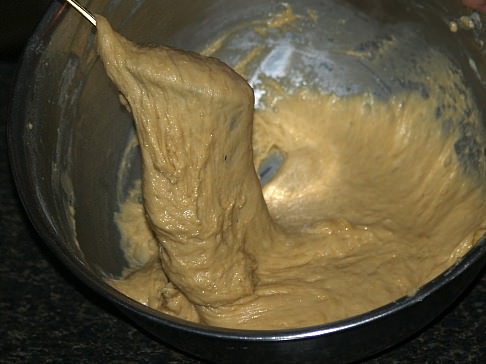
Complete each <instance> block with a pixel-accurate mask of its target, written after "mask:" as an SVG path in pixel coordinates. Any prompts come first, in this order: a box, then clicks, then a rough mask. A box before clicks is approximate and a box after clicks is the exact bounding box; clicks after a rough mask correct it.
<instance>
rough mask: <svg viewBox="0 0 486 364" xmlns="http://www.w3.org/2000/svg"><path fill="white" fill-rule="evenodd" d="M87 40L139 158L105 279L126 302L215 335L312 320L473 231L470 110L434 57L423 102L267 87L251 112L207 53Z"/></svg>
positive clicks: (330, 316) (463, 248)
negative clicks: (119, 265) (114, 270)
mask: <svg viewBox="0 0 486 364" xmlns="http://www.w3.org/2000/svg"><path fill="white" fill-rule="evenodd" d="M97 41H98V51H99V54H100V56H101V59H102V61H103V63H104V66H105V69H106V72H107V74H108V76H109V77H110V79H111V80H112V81H113V82H114V84H115V85H116V86H117V88H118V90H119V91H120V93H121V95H122V99H123V100H124V101H123V103H124V104H125V105H126V107H127V108H128V109H129V110H130V112H131V113H132V115H133V119H134V122H135V127H136V134H137V138H138V143H139V145H140V149H141V155H142V161H143V176H142V180H141V186H138V187H137V186H135V188H134V189H133V190H132V191H131V193H130V194H129V196H128V198H127V200H126V202H125V203H124V204H123V206H121V209H120V212H118V213H117V214H116V220H117V223H118V225H119V226H120V230H121V232H122V235H123V242H122V244H123V248H124V250H125V253H126V256H127V258H128V259H129V261H130V262H131V267H130V268H129V269H127V272H126V274H125V275H124V276H123V277H122V278H120V279H110V284H112V285H113V286H114V287H116V288H117V289H119V290H120V291H121V292H123V293H125V294H126V295H128V296H130V297H132V298H133V299H135V300H137V301H139V302H142V303H144V304H146V305H148V306H150V307H152V308H155V309H157V310H160V311H162V312H165V313H168V314H170V315H175V316H178V317H180V318H183V319H186V320H190V321H194V322H199V323H202V324H206V325H212V326H219V327H230V328H243V329H280V328H292V327H304V326H311V325H317V324H321V323H325V322H331V321H335V320H339V319H343V318H346V317H349V316H352V315H356V314H360V313H364V312H367V311H369V310H372V309H374V308H377V307H379V306H382V305H384V304H386V303H389V302H391V301H393V300H396V299H398V298H400V297H403V296H405V295H410V294H413V293H414V292H415V291H416V290H417V289H418V288H419V287H421V286H422V285H423V284H425V283H426V282H428V281H430V280H431V279H433V278H434V277H436V276H437V275H438V274H440V273H441V272H443V271H444V270H445V269H447V268H448V267H450V266H451V265H452V264H454V263H455V262H456V261H457V259H459V258H460V257H461V256H462V255H463V254H464V253H465V252H467V251H468V250H469V249H470V247H471V246H472V245H473V244H474V243H475V241H476V240H477V239H478V237H479V236H480V234H481V233H482V231H483V228H484V222H485V216H484V215H485V213H484V211H485V207H486V206H485V204H486V198H485V187H484V186H483V183H482V181H483V180H484V175H485V162H484V153H482V152H481V153H474V148H472V146H474V145H476V144H474V143H475V142H477V145H484V142H483V141H482V140H476V141H475V140H474V138H481V137H480V136H479V135H481V134H480V133H479V132H478V133H477V135H478V136H476V133H475V131H477V130H479V129H480V128H481V127H482V126H481V125H480V115H479V112H478V110H477V108H476V106H475V104H474V103H473V102H472V101H471V99H472V96H471V95H470V92H469V91H468V89H467V87H465V86H464V84H463V82H462V77H461V74H460V72H458V71H457V70H456V69H455V68H454V67H453V66H452V65H451V64H450V63H449V62H448V61H447V60H446V59H445V58H440V57H438V58H437V60H435V61H434V63H433V64H432V63H431V64H430V65H429V66H430V67H429V68H430V77H429V78H428V79H427V80H424V82H425V83H426V84H427V92H417V91H410V92H408V93H405V92H404V93H403V94H397V95H395V96H393V97H391V98H390V99H388V100H383V99H378V98H376V97H374V96H373V95H371V94H366V93H364V94H359V95H354V96H346V97H337V96H335V95H333V94H327V93H323V92H320V91H318V90H313V89H303V88H302V89H297V90H295V91H294V92H285V91H283V90H282V89H281V88H280V87H279V85H278V84H276V83H275V82H273V81H272V80H268V82H267V83H266V86H265V87H266V88H267V94H266V96H265V99H264V104H265V107H262V108H260V109H258V110H257V111H255V110H254V96H253V91H252V89H251V87H250V86H249V85H248V84H247V82H246V81H245V80H244V79H243V78H242V77H241V76H239V75H238V74H237V73H236V72H234V71H233V70H232V69H230V68H229V67H228V66H226V65H225V64H223V63H222V62H220V61H218V60H216V59H214V58H210V57H204V56H200V55H198V54H194V53H189V52H183V51H179V50H175V49H171V48H166V47H158V48H144V47H139V46H137V45H135V44H134V43H132V42H130V41H128V40H127V39H125V38H123V37H122V36H121V35H119V34H117V33H116V32H114V31H113V30H112V29H111V27H110V25H109V24H108V22H107V21H106V20H105V19H104V18H103V17H101V16H98V17H97ZM426 66H427V65H425V66H424V67H426ZM450 84H454V85H455V88H453V89H451V88H450V89H449V91H450V92H444V88H446V89H447V87H448V85H450ZM466 137H469V138H470V139H467V140H465V139H464V138H466ZM271 160H277V161H278V163H277V164H275V163H273V164H272V163H269V161H271ZM267 165H268V168H266V166H267ZM255 166H256V167H257V170H258V171H259V174H260V177H261V179H262V181H263V179H267V180H268V181H267V182H265V184H264V186H263V188H262V185H261V181H260V179H259V175H258V174H257V173H256V171H255ZM142 199H143V205H142V204H141V203H140V202H139V201H141V200H142Z"/></svg>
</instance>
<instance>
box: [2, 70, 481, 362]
mask: <svg viewBox="0 0 486 364" xmlns="http://www.w3.org/2000/svg"><path fill="white" fill-rule="evenodd" d="M15 68H16V65H15V63H5V62H3V63H2V62H0V156H1V157H0V259H1V263H0V363H174V364H176V363H199V361H197V360H196V359H193V358H190V357H188V356H186V355H184V354H182V353H179V352H177V351H174V350H172V349H170V348H168V347H167V346H166V345H164V344H163V343H161V342H159V341H157V340H155V339H154V338H153V337H151V336H150V335H148V334H146V333H144V332H141V331H139V330H138V329H136V328H135V327H134V326H132V325H131V324H130V323H129V322H128V321H127V320H125V319H124V318H123V316H121V315H120V314H119V313H118V312H117V310H116V309H115V308H114V307H112V306H111V305H110V304H109V303H107V302H105V301H104V300H103V299H101V298H100V297H98V296H97V295H95V294H94V292H92V291H90V290H89V289H88V288H87V287H85V286H84V285H83V284H82V283H81V282H79V281H78V280H77V279H76V278H75V277H74V276H73V275H72V274H70V272H68V271H67V270H66V269H65V268H64V267H63V266H62V265H61V264H60V263H59V261H58V260H57V259H56V258H55V257H54V256H53V255H52V254H51V253H50V252H49V251H48V250H47V248H46V247H45V245H44V244H43V243H42V241H41V239H40V238H39V236H38V235H37V234H36V232H35V231H34V230H33V228H32V227H31V225H30V223H29V221H28V219H27V218H26V215H25V213H24V211H23V208H22V206H21V204H20V202H19V200H18V197H17V194H16V191H15V187H14V184H13V181H12V177H11V174H10V170H9V164H8V159H7V145H6V138H5V131H6V120H7V105H8V100H9V95H10V90H11V86H12V84H13V80H14V73H15ZM485 304H486V274H485V271H484V270H483V273H482V274H481V276H480V277H479V278H478V279H477V281H476V282H475V283H474V284H473V286H472V287H471V288H469V289H468V290H467V292H466V294H464V295H463V296H462V297H461V299H460V300H459V301H458V302H457V303H456V304H455V305H453V307H451V308H450V310H448V312H446V313H445V314H444V315H442V316H441V317H440V318H439V319H438V320H436V321H435V322H434V323H433V324H432V325H430V326H429V327H428V328H426V329H425V330H424V331H423V332H421V333H420V334H418V335H416V336H415V337H413V338H411V339H410V340H408V341H407V342H405V343H402V344H400V345H398V346H397V347H395V348H392V349H391V350H389V351H387V352H385V353H382V354H381V355H379V356H377V357H375V358H373V359H370V360H368V361H367V363H485V362H486V308H485Z"/></svg>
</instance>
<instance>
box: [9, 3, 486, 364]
mask: <svg viewBox="0 0 486 364" xmlns="http://www.w3.org/2000/svg"><path fill="white" fill-rule="evenodd" d="M286 2H287V3H289V4H291V5H292V7H293V8H294V11H295V12H296V13H301V14H303V13H307V14H309V13H308V10H309V9H313V11H315V14H318V17H317V21H316V22H315V23H312V22H309V23H304V24H302V28H301V29H300V30H299V32H296V33H295V34H293V35H292V34H290V33H286V34H285V35H283V36H282V35H275V34H270V35H269V37H267V38H266V39H267V40H266V41H267V42H268V43H267V46H268V47H267V54H266V57H265V58H264V60H263V61H261V62H260V63H258V64H255V65H253V66H250V67H249V74H250V75H249V78H250V79H251V81H252V83H253V86H254V87H255V90H256V93H257V96H258V95H259V92H260V91H261V90H260V89H259V84H258V80H259V76H261V75H262V74H264V75H267V76H270V77H274V78H279V77H280V78H282V80H283V81H285V82H284V84H286V86H287V87H288V88H289V89H291V88H293V87H295V86H299V85H302V84H305V85H311V86H316V87H320V88H323V89H325V90H329V91H332V92H335V93H337V94H340V95H346V94H352V93H357V92H361V91H365V90H368V91H370V92H372V93H374V94H375V95H376V96H377V97H381V98H387V97H389V96H390V95H392V94H393V93H394V92H397V91H400V90H404V89H407V88H411V89H416V90H419V91H420V89H421V87H422V86H423V85H421V84H420V82H417V81H416V79H417V78H419V77H420V76H421V74H420V72H423V70H422V71H419V69H420V67H418V66H419V64H418V61H419V60H420V59H421V57H424V56H425V57H426V56H427V55H428V54H429V52H431V51H440V52H442V53H444V54H446V55H447V56H448V57H449V58H450V59H451V62H453V63H454V64H455V65H456V67H457V69H459V70H460V71H461V72H462V73H463V77H464V79H465V80H467V84H468V86H469V87H470V88H471V90H472V93H473V95H474V97H475V99H476V101H477V102H478V105H480V107H481V106H482V105H483V104H481V103H479V100H485V99H486V89H485V87H484V86H485V81H484V77H486V62H485V57H484V54H483V44H482V40H483V39H484V37H483V31H482V28H480V24H481V23H480V21H479V18H474V17H473V18H472V20H473V21H477V22H476V23H475V25H476V27H475V28H474V29H460V30H459V31H458V32H457V33H452V32H451V31H450V30H449V22H450V21H451V20H455V19H458V17H459V16H460V15H463V14H466V13H467V11H466V10H465V9H464V8H462V7H461V5H460V2H459V1H456V0H450V1H439V0H437V1H408V0H407V1H405V0H395V1H389V0H382V1H381V0H362V1H357V0H355V1H351V0H349V1H344V0H343V1H335V0H321V1H318V0H287V1H286ZM84 3H85V4H86V5H87V7H88V8H89V9H91V10H92V11H93V12H95V13H101V14H103V15H105V16H106V17H107V18H108V19H109V20H110V21H111V22H112V23H113V25H114V27H115V29H117V30H119V31H120V32H121V33H122V34H124V35H125V36H127V37H128V38H130V39H133V40H135V41H137V42H141V43H149V44H160V43H164V44H169V45H172V46H175V47H179V48H184V49H192V50H196V51H197V50H201V49H203V48H204V47H205V46H207V45H208V44H209V42H210V41H211V40H214V39H215V38H216V37H217V36H218V35H220V34H221V33H222V32H224V31H226V30H228V29H231V28H232V27H234V26H236V25H238V24H240V23H241V22H247V23H248V22H250V21H251V20H253V19H264V18H265V17H266V16H267V14H269V13H275V12H278V11H280V10H281V9H282V4H281V3H278V2H276V1H259V0H245V1H223V0H200V1H192V0H178V1H171V0H165V1H164V0H121V1H120V0H117V1H115V0H92V1H85V2H84ZM343 25H345V26H343ZM257 36H258V35H257V34H255V33H254V32H253V33H252V32H251V31H249V30H248V29H245V28H244V27H243V28H240V31H238V32H235V33H234V34H232V35H231V37H229V38H228V39H227V42H226V43H225V46H224V47H223V48H221V49H220V50H219V51H218V52H217V53H216V55H217V56H218V57H220V58H222V59H223V60H225V61H226V62H228V63H229V64H235V63H237V62H238V61H239V60H240V59H241V57H242V55H243V54H244V53H245V52H246V51H247V50H248V49H249V48H251V47H252V46H254V45H255V42H257V41H261V39H260V40H259V39H257ZM390 36H394V37H397V38H398V39H399V40H400V44H401V47H400V48H399V49H397V50H396V51H394V52H391V53H390V54H388V55H387V56H386V57H385V58H382V57H374V54H375V53H374V52H375V51H376V50H377V49H379V47H380V42H383V41H386V40H387V39H389V37H390ZM94 39H95V38H94V31H93V29H92V27H91V26H90V24H89V23H88V22H86V21H85V20H84V19H82V18H81V16H80V15H79V14H77V13H75V12H74V11H73V10H72V9H70V8H69V7H66V6H64V5H63V4H62V3H61V2H54V3H53V4H52V6H51V7H50V9H49V11H48V13H47V14H46V16H45V17H44V19H43V21H42V23H41V24H40V25H39V27H38V29H37V31H36V33H35V34H34V36H33V37H32V39H31V40H30V42H29V44H28V46H27V48H26V51H25V54H24V57H23V60H22V65H21V68H20V70H19V74H18V80H17V85H16V89H15V95H14V99H13V103H12V108H11V110H12V118H11V122H10V124H9V130H8V138H9V147H10V156H11V161H12V165H13V172H14V175H15V180H16V183H17V187H18V190H19V193H20V196H21V199H22V201H23V203H24V205H25V208H26V210H27V213H28V215H29V216H30V218H31V220H32V222H33V224H34V226H35V227H36V228H37V230H38V231H39V233H40V235H41V236H42V237H43V238H44V240H45V241H46V243H47V244H48V245H49V247H50V248H51V249H52V250H53V251H54V252H55V253H56V254H57V255H58V257H59V258H60V260H62V261H63V263H64V264H66V265H67V266H68V267H69V268H70V269H71V270H72V271H73V272H74V273H75V274H76V275H77V276H78V277H79V278H80V279H81V280H82V281H83V282H85V283H86V285H88V286H89V287H91V288H92V289H93V290H95V291H96V292H98V293H99V294H100V295H101V296H103V297H106V299H108V300H110V301H111V302H113V303H115V305H116V306H118V307H119V309H120V310H121V311H123V312H124V313H125V314H126V315H127V316H128V317H129V318H131V319H132V320H133V322H134V323H135V324H136V325H139V326H141V327H142V328H144V329H145V330H148V331H150V332H151V333H153V334H154V335H156V336H157V337H159V338H160V339H161V340H163V341H164V342H166V343H168V344H171V345H173V346H174V347H177V348H179V349H181V350H183V351H186V352H188V353H191V354H194V355H196V356H198V357H200V358H204V359H208V360H211V361H215V362H256V361H263V362H275V363H281V362H285V363H290V362H298V363H303V362H313V361H315V362H321V361H323V360H324V361H326V362H328V363H329V362H345V361H351V360H355V359H359V358H363V357H366V356H368V355H371V354H374V353H376V352H379V351H380V350H383V349H385V348H387V347H389V346H391V345H393V344H396V343H397V342H400V341H401V340H404V339H405V338H407V337H408V336H410V335H412V334H413V333H415V332H416V331H418V330H420V329H421V328H423V327H424V326H425V325H427V324H428V323H429V322H431V321H432V320H433V319H434V318H435V317H437V316H438V315H439V314H440V313H441V312H442V311H443V310H444V309H445V308H446V307H448V306H449V305H450V304H451V303H452V302H453V301H454V300H455V299H456V298H457V297H458V296H459V295H460V293H461V292H462V291H463V290H464V289H465V288H466V287H467V285H468V283H469V282H470V281H471V280H472V279H473V278H474V277H475V276H476V275H477V274H478V272H479V271H480V270H481V268H482V267H483V266H484V264H485V262H486V242H485V241H484V240H481V241H480V242H479V243H478V244H477V245H476V246H475V247H474V248H473V249H472V250H471V251H470V252H469V253H468V254H467V255H466V256H465V257H464V259H462V260H461V261H460V262H459V263H458V264H457V265H455V266H454V267H452V268H450V269H449V270H448V271H447V272H445V273H444V274H442V275H441V276H439V277H437V278H436V279H435V280H433V281H432V282H430V283H429V284H427V285H426V286H424V287H422V288H421V289H420V290H419V291H418V292H417V294H416V295H414V296H412V297H405V298H403V299H400V300H398V301H396V302H393V303H391V304H389V305H386V306H384V307H382V308H379V309H377V310H374V311H372V312H369V313H366V314H363V315H360V316H357V317H352V318H350V319H347V320H343V321H340V322H334V323H330V324H327V325H320V326H316V327H310V328H304V329H295V330H286V331H239V330H223V329H217V328H210V327H204V326H200V325H196V324H192V323H188V322H185V321H182V320H179V319H176V318H173V317H168V316H166V315H163V314H161V313H159V312H155V311H153V310H151V309H149V308H147V307H145V306H142V305H140V304H138V303H136V302H134V301H132V300H131V299H129V298H127V297H125V296H124V295H122V294H120V293H119V292H117V291H116V290H114V289H112V288H111V287H110V286H109V285H107V284H106V283H105V282H104V281H103V277H104V276H106V275H118V274H120V272H121V270H122V269H123V267H124V266H125V265H126V262H125V259H124V257H123V254H122V252H121V250H120V246H119V238H120V237H119V232H118V231H117V229H116V227H115V225H114V222H113V213H114V211H116V210H117V208H118V203H119V201H120V200H121V199H122V198H123V196H124V194H125V193H126V190H127V186H128V185H130V183H131V181H133V179H134V178H136V177H137V176H138V175H139V174H140V165H139V160H138V159H137V158H138V157H137V155H136V153H133V155H132V154H130V155H129V156H128V158H129V163H130V166H132V167H131V168H129V169H128V172H127V173H125V174H123V175H120V174H119V173H118V172H119V167H120V165H121V163H122V159H123V157H124V156H125V157H126V156H127V154H126V153H125V152H126V150H127V149H126V147H127V143H128V142H129V140H130V138H131V137H132V135H133V126H132V123H131V121H130V117H129V115H128V114H127V113H126V112H125V111H124V110H123V109H122V108H121V107H120V105H119V101H118V99H117V93H116V91H115V89H114V88H113V86H112V85H111V84H110V82H109V81H108V79H107V77H106V76H105V74H104V71H103V67H102V65H101V63H100V61H99V60H98V58H97V56H96V52H95V49H94ZM343 49H346V50H352V51H353V52H355V51H359V52H362V54H364V55H365V57H360V59H359V61H357V59H356V57H353V55H352V54H351V53H350V52H343V51H342V50H343ZM413 75H415V76H417V77H415V76H413ZM412 76H413V77H412ZM414 77H415V78H414ZM412 79H414V80H415V81H414V82H409V81H410V80H412ZM481 112H482V113H483V114H484V110H481ZM474 133H482V131H481V130H475V131H474ZM473 139H474V138H473ZM474 140H476V139H474ZM478 140H481V138H479V139H478ZM468 143H469V144H467V145H468V148H465V150H466V151H467V150H469V151H470V150H475V151H479V153H484V145H478V143H477V142H474V141H471V140H469V141H468ZM464 153H466V152H464ZM474 158H477V153H476V154H471V153H470V154H467V153H466V154H465V155H464V161H465V163H466V164H467V163H469V164H470V165H471V166H473V167H474V165H475V164H474V161H475V160H474Z"/></svg>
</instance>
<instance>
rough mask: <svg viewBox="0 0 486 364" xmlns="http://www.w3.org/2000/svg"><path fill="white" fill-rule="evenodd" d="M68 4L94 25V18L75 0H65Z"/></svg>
mask: <svg viewBox="0 0 486 364" xmlns="http://www.w3.org/2000/svg"><path fill="white" fill-rule="evenodd" d="M66 1H67V2H68V3H69V4H71V5H72V6H73V8H74V9H76V10H77V11H78V12H79V13H80V14H81V15H83V16H84V17H85V18H86V19H87V20H88V21H89V22H90V23H91V24H93V25H94V26H96V19H95V17H94V16H93V14H91V13H90V12H89V11H88V10H86V9H85V8H84V7H83V6H81V5H80V4H79V3H78V2H77V1H76V0H66Z"/></svg>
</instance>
